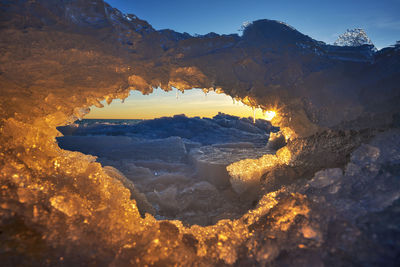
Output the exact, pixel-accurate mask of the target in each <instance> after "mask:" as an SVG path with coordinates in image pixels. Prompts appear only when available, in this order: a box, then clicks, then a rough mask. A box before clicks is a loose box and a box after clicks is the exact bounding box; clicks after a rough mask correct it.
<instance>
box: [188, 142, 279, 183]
mask: <svg viewBox="0 0 400 267" xmlns="http://www.w3.org/2000/svg"><path fill="white" fill-rule="evenodd" d="M268 153H272V152H271V150H269V149H267V148H265V147H264V148H258V149H257V148H254V147H252V146H251V145H249V144H248V143H237V144H224V145H214V146H204V147H201V148H198V149H193V150H192V151H191V152H190V153H189V159H190V161H191V162H192V163H193V165H194V166H195V168H196V170H197V174H198V176H199V177H201V178H202V179H204V180H207V181H209V182H210V183H212V184H213V185H215V186H217V187H227V186H229V185H230V182H229V180H230V175H229V174H228V172H227V169H226V167H227V166H228V165H229V164H231V163H233V162H236V161H239V160H243V159H249V158H250V159H252V158H258V157H261V156H262V155H264V154H268Z"/></svg>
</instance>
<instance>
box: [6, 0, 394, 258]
mask: <svg viewBox="0 0 400 267" xmlns="http://www.w3.org/2000/svg"><path fill="white" fill-rule="evenodd" d="M1 4H2V8H1V13H0V15H1V16H0V17H1V22H0V23H1V37H2V38H1V41H0V49H1V51H2V53H1V56H0V87H1V91H0V95H1V98H2V99H1V104H0V117H1V121H0V133H1V134H0V162H1V165H0V168H1V169H0V170H1V172H0V177H1V215H2V216H1V218H2V219H1V220H2V232H5V233H7V237H5V238H6V239H7V240H8V242H6V243H3V244H5V245H4V246H5V247H6V251H9V252H8V253H9V254H8V257H7V258H6V259H7V260H9V261H11V262H12V261H14V260H16V259H18V260H19V261H22V262H23V263H29V264H31V263H32V262H33V263H34V264H37V265H41V264H43V262H45V263H46V262H47V263H49V264H55V263H59V262H62V261H65V262H66V264H73V263H81V264H100V265H106V264H112V265H115V266H121V265H123V264H124V265H129V264H173V263H179V264H183V265H189V264H191V263H193V262H196V263H198V264H207V265H212V264H217V263H222V262H224V263H227V264H233V263H235V262H236V263H243V264H245V263H247V262H249V261H250V262H251V263H256V262H258V263H268V262H270V261H271V260H274V259H276V258H277V257H278V254H279V251H280V247H285V248H286V249H288V250H293V251H295V250H296V249H299V248H300V247H299V246H300V245H301V244H298V243H296V242H294V243H290V242H289V241H288V240H290V233H289V232H288V229H291V228H290V227H291V226H292V225H296V227H297V225H299V224H298V222H297V221H296V224H295V218H296V216H297V215H301V218H303V219H302V221H301V227H302V228H301V229H302V230H301V231H300V232H302V233H303V236H305V237H310V238H312V240H315V242H317V243H318V242H323V239H321V237H320V232H321V231H322V230H321V229H319V228H318V225H317V224H316V223H315V222H314V221H312V220H311V219H310V211H311V206H310V203H309V202H308V200H307V199H305V198H304V197H303V196H302V195H300V194H296V193H293V194H290V193H288V192H285V191H284V190H283V189H280V190H277V191H274V192H271V193H269V194H266V195H265V196H264V197H263V198H262V199H261V201H260V204H259V206H258V207H257V208H256V209H255V210H253V211H250V212H249V213H248V214H246V215H244V216H243V218H241V219H240V220H236V221H221V222H219V223H218V224H217V225H214V226H211V227H207V228H201V227H195V226H193V227H191V228H185V227H183V226H182V225H180V223H179V222H157V221H155V220H154V219H153V218H151V216H149V217H147V218H145V219H141V218H140V216H139V213H138V211H137V208H136V205H135V202H134V201H132V200H131V199H130V193H129V191H128V190H127V189H126V187H124V186H123V183H121V181H118V180H116V179H114V178H112V177H110V176H109V175H107V174H106V173H105V172H104V170H103V169H102V168H101V166H100V165H99V164H97V163H95V162H93V158H91V157H90V156H86V155H83V154H80V153H72V152H66V151H63V150H61V149H59V148H58V147H57V145H56V143H55V141H54V139H55V137H56V136H57V135H58V132H57V131H56V128H55V127H56V126H60V125H64V124H66V123H67V122H69V121H72V120H74V119H75V118H76V117H80V116H82V114H83V113H84V112H85V109H86V108H87V107H88V106H91V105H93V104H97V103H98V102H99V101H100V100H102V99H104V98H105V99H106V100H108V101H109V100H111V99H114V98H124V97H126V96H127V93H128V91H129V90H130V89H136V90H140V91H142V92H143V93H151V91H152V88H154V87H157V86H160V87H161V88H163V89H164V90H169V88H170V87H171V86H174V87H177V88H179V89H181V90H184V89H187V88H192V87H197V88H205V90H208V88H213V89H214V88H215V89H216V90H222V91H223V92H224V93H226V94H228V95H230V96H232V97H234V98H240V99H243V100H244V101H247V102H248V103H249V105H252V106H260V107H261V108H263V109H265V110H269V109H271V108H274V109H277V110H278V112H279V116H278V117H277V119H276V120H275V121H274V124H276V125H277V126H280V127H281V128H283V129H286V131H285V133H286V136H287V138H288V139H292V140H294V141H293V143H292V145H291V144H290V143H289V145H288V147H287V148H286V149H285V150H284V151H282V154H281V156H280V155H278V156H277V158H276V164H277V165H279V168H281V169H279V170H282V168H283V169H284V166H285V165H288V164H291V163H293V162H296V164H297V165H296V164H294V163H293V164H294V167H293V172H294V173H296V171H298V169H296V168H298V167H299V166H303V167H304V166H308V165H307V164H308V162H310V159H311V161H312V160H314V159H315V157H312V153H308V152H309V150H307V149H310V147H312V146H314V147H315V146H316V147H318V146H319V145H320V146H321V147H323V148H324V149H330V148H332V149H333V148H337V147H340V146H341V144H342V143H341V142H345V141H346V140H347V142H348V143H347V144H350V143H351V142H350V141H348V140H352V139H350V137H351V134H350V135H346V134H345V137H344V138H342V139H341V138H339V137H338V140H342V141H341V142H334V143H329V144H328V145H327V146H323V145H321V143H324V139H323V138H328V139H329V140H331V139H332V138H336V137H337V136H336V135H335V134H331V133H329V134H327V135H324V134H322V135H319V136H317V137H318V138H320V139H321V140H322V141H321V142H320V143H318V142H316V143H314V141H311V139H301V138H302V137H307V136H310V135H313V134H315V133H316V132H318V131H319V130H323V129H327V128H330V129H361V128H371V127H377V126H380V127H385V126H387V125H390V124H392V123H394V122H395V120H396V118H397V117H396V116H398V115H396V114H398V112H399V106H398V103H399V94H398V86H397V85H398V84H399V82H400V81H399V79H400V75H399V71H398V70H399V69H400V67H399V62H400V60H399V57H400V56H399V52H398V50H395V49H389V50H385V51H383V52H381V53H378V54H374V53H373V52H371V49H370V47H368V46H364V47H358V48H348V47H344V48H340V47H335V46H329V45H326V44H323V43H321V42H318V41H316V40H313V39H312V38H310V37H308V36H305V35H303V34H301V33H299V32H298V31H296V30H295V29H293V28H291V27H289V26H287V25H285V24H283V23H280V22H276V21H269V20H260V21H256V22H254V23H253V24H251V25H249V26H248V27H247V28H246V29H245V31H244V33H243V36H241V37H239V36H237V35H222V36H221V35H217V34H213V33H210V34H208V35H205V36H200V37H192V36H189V35H188V34H181V33H177V32H174V31H171V30H163V31H156V30H154V29H153V28H152V27H151V26H150V25H149V24H148V23H147V22H145V21H142V20H140V19H138V18H137V17H136V16H133V15H128V16H125V15H123V14H122V13H121V12H119V11H118V10H116V9H113V8H111V7H110V6H109V5H107V4H106V3H104V2H103V1H101V0H91V1H84V0H74V1H61V2H55V1H50V0H40V1H17V2H10V1H1ZM388 55H390V56H388ZM382 66H385V68H382ZM362 78H363V79H362ZM396 84H397V85H396ZM332 135H333V137H332ZM321 136H322V137H321ZM296 138H297V139H296ZM299 138H300V139H299ZM346 138H347V139H346ZM318 140H319V139H318ZM335 140H336V139H335ZM343 140H344V141H343ZM314 144H315V145H314ZM357 144H359V143H354V144H352V145H349V146H348V147H345V148H344V150H346V149H348V150H351V148H352V147H354V146H357ZM300 145H302V146H300ZM324 145H325V144H324ZM346 151H347V150H346ZM347 152H348V151H347ZM307 153H308V154H307ZM321 154H322V153H321ZM321 154H319V155H321ZM343 154H345V153H344V152H343ZM288 155H292V156H290V157H289V156H288ZM293 155H295V156H293ZM330 156H331V157H332V158H328V159H327V160H326V161H318V164H320V165H319V167H320V168H322V167H332V166H331V165H330V164H333V163H332V162H334V163H335V160H338V159H340V158H341V157H342V156H343V155H342V154H338V155H335V154H334V153H332V155H330ZM274 166H275V164H273V166H272V167H274ZM313 168H314V169H312V168H311V170H313V171H316V169H315V168H317V167H313ZM279 170H278V172H279ZM301 175H306V172H302V173H301ZM299 227H300V226H299ZM265 236H269V237H268V238H267V239H265ZM271 236H272V237H274V236H279V240H284V242H286V243H281V241H279V242H278V241H276V239H275V238H272V237H271ZM270 237H271V238H270ZM282 242H283V241H282ZM313 242H314V241H313ZM287 243H288V244H287ZM265 244H268V247H266V246H264V245H265ZM34 247H35V249H33V248H34ZM7 249H8V250H7ZM264 250H265V251H264ZM183 255H184V256H183ZM21 256H23V257H21ZM24 261H26V262H24Z"/></svg>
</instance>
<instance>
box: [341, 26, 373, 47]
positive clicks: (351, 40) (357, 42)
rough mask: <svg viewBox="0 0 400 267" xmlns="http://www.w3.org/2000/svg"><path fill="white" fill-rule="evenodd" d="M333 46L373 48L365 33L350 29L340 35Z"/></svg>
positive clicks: (361, 30) (360, 30)
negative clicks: (366, 46) (364, 46)
mask: <svg viewBox="0 0 400 267" xmlns="http://www.w3.org/2000/svg"><path fill="white" fill-rule="evenodd" d="M334 45H338V46H362V45H371V46H374V44H373V43H372V41H371V39H369V37H368V35H367V34H366V33H365V31H364V30H363V29H351V30H349V29H348V30H347V31H346V32H345V33H343V34H341V35H340V36H339V37H338V38H337V40H336V41H335V43H334Z"/></svg>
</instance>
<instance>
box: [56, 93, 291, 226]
mask: <svg viewBox="0 0 400 267" xmlns="http://www.w3.org/2000/svg"><path fill="white" fill-rule="evenodd" d="M109 102H110V101H109ZM227 102H229V104H227ZM104 104H105V103H104ZM98 106H102V105H98ZM92 109H93V112H92V113H90V114H88V116H86V118H85V119H83V120H82V121H76V122H75V123H73V124H71V125H68V126H63V127H59V130H60V131H61V132H62V134H63V135H64V136H63V137H60V138H58V143H59V146H60V147H61V148H63V149H66V150H72V151H80V152H82V153H86V154H91V155H94V156H97V157H98V158H97V161H98V162H100V163H101V164H102V165H103V167H104V170H106V172H107V173H108V174H109V175H110V176H112V177H114V178H116V179H118V180H120V181H121V182H122V183H123V184H124V185H125V186H126V187H127V188H128V189H129V190H130V191H131V197H132V198H134V199H135V200H136V202H137V205H138V208H139V211H140V212H141V214H142V216H144V215H145V214H146V213H149V214H151V215H153V216H155V217H156V218H157V219H178V220H181V221H182V222H184V223H186V224H190V225H191V224H198V225H211V224H215V223H217V222H218V221H219V220H221V219H237V218H240V217H241V216H242V215H243V214H244V213H246V212H247V211H248V210H249V209H251V208H253V207H254V206H255V205H256V204H257V202H258V200H259V192H260V186H259V185H260V179H261V175H260V174H258V173H257V170H256V169H255V168H254V167H253V166H252V165H251V164H250V165H248V166H247V167H246V166H243V165H240V164H239V168H240V173H246V172H247V173H248V172H252V171H255V174H254V173H252V174H251V175H250V176H249V177H250V178H249V179H242V178H241V177H237V176H235V174H236V173H237V172H238V171H237V168H238V167H237V166H236V167H235V166H234V163H237V162H240V161H243V160H247V159H258V158H261V157H263V156H264V155H274V154H275V152H276V150H277V149H279V148H281V147H282V146H284V145H285V140H284V138H283V136H282V135H280V133H279V129H278V128H277V127H274V126H272V124H271V122H270V121H269V120H271V119H272V118H273V117H274V116H275V114H276V113H275V111H267V112H264V113H263V112H262V111H261V110H259V109H254V108H251V107H248V106H246V105H244V104H243V103H240V102H238V101H237V103H235V101H232V99H231V98H230V97H228V96H226V95H218V94H216V93H214V92H210V93H209V94H208V95H207V94H206V95H204V93H203V92H202V91H201V90H196V89H193V90H188V91H186V92H185V93H184V94H182V93H181V92H178V91H176V92H175V93H171V92H170V93H166V92H164V91H161V90H156V91H155V93H154V95H153V96H150V97H149V96H142V95H141V94H136V92H134V93H133V94H132V96H131V97H129V98H128V99H127V100H126V101H125V103H124V104H123V105H122V104H119V103H116V104H111V106H110V107H106V108H101V109H98V108H93V107H92ZM217 111H218V112H217ZM221 111H222V112H221ZM177 112H178V113H179V112H180V113H185V114H187V115H185V114H180V115H179V114H178V115H173V114H176V113H177ZM223 112H227V113H230V114H229V115H228V114H226V113H223ZM213 113H214V114H213ZM215 113H217V114H215ZM161 114H165V115H167V116H164V117H161ZM196 114H198V115H199V116H194V115H196ZM231 114H234V115H231ZM269 139H270V140H271V142H269V143H268V140H269ZM243 168H245V169H246V168H248V169H249V170H244V169H243Z"/></svg>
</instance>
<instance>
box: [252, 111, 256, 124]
mask: <svg viewBox="0 0 400 267" xmlns="http://www.w3.org/2000/svg"><path fill="white" fill-rule="evenodd" d="M253 123H254V124H256V109H255V107H253Z"/></svg>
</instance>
